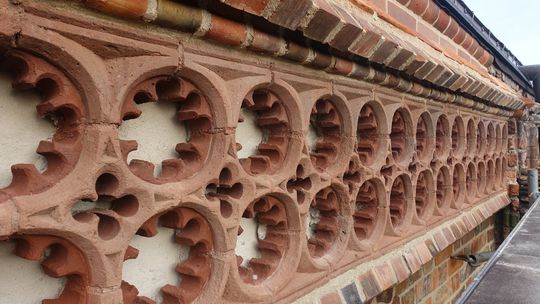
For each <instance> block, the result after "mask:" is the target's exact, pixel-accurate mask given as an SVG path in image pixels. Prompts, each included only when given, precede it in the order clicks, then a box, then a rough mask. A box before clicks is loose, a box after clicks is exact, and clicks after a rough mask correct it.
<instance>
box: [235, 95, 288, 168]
mask: <svg viewBox="0 0 540 304" xmlns="http://www.w3.org/2000/svg"><path fill="white" fill-rule="evenodd" d="M241 111H242V112H244V113H250V112H251V113H250V114H248V115H246V116H240V118H239V120H238V121H239V124H242V123H243V122H245V123H246V127H239V128H237V129H236V134H235V136H236V141H237V144H236V146H237V151H239V153H238V157H239V159H240V163H241V164H242V167H244V169H245V170H246V171H247V172H248V173H250V174H270V173H274V172H276V171H277V170H278V169H279V168H280V167H281V164H282V163H283V162H284V160H285V156H286V153H287V149H288V145H289V133H290V123H289V117H288V114H287V111H286V109H285V106H284V104H283V102H282V101H281V100H280V99H279V98H278V97H277V96H276V95H275V94H274V93H272V92H270V91H268V90H263V89H257V90H254V91H252V92H250V93H249V94H248V95H247V96H246V97H245V98H244V101H243V102H242V109H241ZM244 145H245V146H246V147H245V149H246V150H245V152H241V151H242V150H243V149H244Z"/></svg>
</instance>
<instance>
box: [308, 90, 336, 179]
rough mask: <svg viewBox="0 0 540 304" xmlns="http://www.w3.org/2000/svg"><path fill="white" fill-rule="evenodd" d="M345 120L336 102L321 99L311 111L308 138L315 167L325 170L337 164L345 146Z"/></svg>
mask: <svg viewBox="0 0 540 304" xmlns="http://www.w3.org/2000/svg"><path fill="white" fill-rule="evenodd" d="M342 137H343V119H342V117H341V114H340V113H339V112H338V110H337V108H336V106H335V105H334V102H333V101H331V100H329V99H319V100H317V102H315V105H314V106H313V108H312V109H311V116H310V119H309V132H308V136H307V141H308V148H309V152H310V153H309V155H310V158H311V162H312V163H313V166H314V167H315V168H317V169H318V170H324V169H326V168H328V167H331V166H332V165H333V164H335V161H336V159H337V157H338V155H339V152H340V151H341V146H342V145H343V138H342Z"/></svg>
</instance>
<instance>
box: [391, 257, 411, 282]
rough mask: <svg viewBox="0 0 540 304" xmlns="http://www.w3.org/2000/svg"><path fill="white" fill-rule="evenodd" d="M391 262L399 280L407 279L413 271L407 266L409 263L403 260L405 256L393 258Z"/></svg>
mask: <svg viewBox="0 0 540 304" xmlns="http://www.w3.org/2000/svg"><path fill="white" fill-rule="evenodd" d="M390 264H391V265H392V268H393V269H394V273H395V274H396V277H397V279H398V282H402V281H405V280H406V279H407V278H408V277H409V275H410V274H411V271H410V270H409V268H407V264H406V263H405V260H403V258H402V257H400V256H399V257H396V258H393V259H392V260H391V261H390Z"/></svg>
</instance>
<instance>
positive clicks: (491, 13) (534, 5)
mask: <svg viewBox="0 0 540 304" xmlns="http://www.w3.org/2000/svg"><path fill="white" fill-rule="evenodd" d="M464 1H465V3H466V4H467V6H468V7H469V8H470V9H471V10H472V11H473V12H474V13H475V15H476V16H477V17H478V18H479V19H480V21H482V23H484V25H485V26H487V27H488V28H489V29H490V31H491V32H492V33H493V34H495V36H496V37H497V38H498V39H499V40H500V41H501V42H502V43H504V45H506V47H507V48H508V49H509V50H510V51H511V52H512V53H513V54H514V55H516V57H517V58H518V59H519V60H520V61H521V62H522V63H523V64H524V65H529V64H540V0H464Z"/></svg>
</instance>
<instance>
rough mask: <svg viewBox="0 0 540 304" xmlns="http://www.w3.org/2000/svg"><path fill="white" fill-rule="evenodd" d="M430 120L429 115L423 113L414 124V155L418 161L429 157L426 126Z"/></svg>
mask: <svg viewBox="0 0 540 304" xmlns="http://www.w3.org/2000/svg"><path fill="white" fill-rule="evenodd" d="M430 120H431V119H430V117H429V114H428V113H423V114H422V115H421V116H420V118H419V119H418V123H417V124H416V153H417V155H418V159H420V160H426V159H427V158H428V157H429V148H428V144H429V143H428V142H429V134H428V126H429V122H430Z"/></svg>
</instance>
